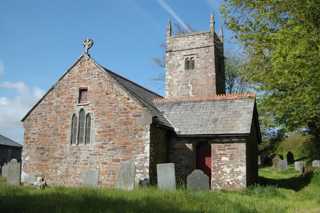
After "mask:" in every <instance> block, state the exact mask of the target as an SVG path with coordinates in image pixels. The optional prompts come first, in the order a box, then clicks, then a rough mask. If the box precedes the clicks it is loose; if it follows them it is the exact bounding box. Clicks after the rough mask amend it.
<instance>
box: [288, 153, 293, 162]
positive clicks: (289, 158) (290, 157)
mask: <svg viewBox="0 0 320 213" xmlns="http://www.w3.org/2000/svg"><path fill="white" fill-rule="evenodd" d="M287 161H288V164H292V163H294V155H293V153H292V152H288V153H287Z"/></svg>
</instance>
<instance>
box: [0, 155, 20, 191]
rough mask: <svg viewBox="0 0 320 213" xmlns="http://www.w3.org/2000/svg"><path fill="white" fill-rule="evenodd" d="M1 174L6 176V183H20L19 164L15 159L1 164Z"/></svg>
mask: <svg viewBox="0 0 320 213" xmlns="http://www.w3.org/2000/svg"><path fill="white" fill-rule="evenodd" d="M2 175H3V176H4V177H5V178H6V180H7V183H8V184H11V185H20V180H21V165H20V163H19V162H18V161H17V160H16V159H12V160H11V161H10V162H8V163H6V164H5V165H4V166H3V170H2Z"/></svg>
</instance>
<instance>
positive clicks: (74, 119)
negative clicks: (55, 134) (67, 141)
mask: <svg viewBox="0 0 320 213" xmlns="http://www.w3.org/2000/svg"><path fill="white" fill-rule="evenodd" d="M77 120H78V119H77V115H76V114H73V115H72V123H71V144H76V143H77Z"/></svg>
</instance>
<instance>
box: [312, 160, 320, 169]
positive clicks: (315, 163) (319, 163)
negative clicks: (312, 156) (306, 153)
mask: <svg viewBox="0 0 320 213" xmlns="http://www.w3.org/2000/svg"><path fill="white" fill-rule="evenodd" d="M312 167H315V168H320V160H313V161H312Z"/></svg>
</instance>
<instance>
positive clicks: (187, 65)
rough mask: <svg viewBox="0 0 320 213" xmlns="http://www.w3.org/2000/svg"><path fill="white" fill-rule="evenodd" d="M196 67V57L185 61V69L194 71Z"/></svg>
mask: <svg viewBox="0 0 320 213" xmlns="http://www.w3.org/2000/svg"><path fill="white" fill-rule="evenodd" d="M194 67H195V62H194V57H190V58H189V57H187V58H185V59H184V69H185V70H193V69H194Z"/></svg>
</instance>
